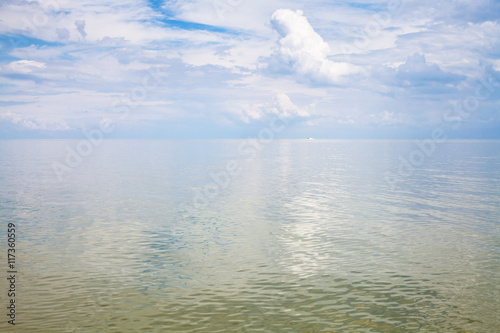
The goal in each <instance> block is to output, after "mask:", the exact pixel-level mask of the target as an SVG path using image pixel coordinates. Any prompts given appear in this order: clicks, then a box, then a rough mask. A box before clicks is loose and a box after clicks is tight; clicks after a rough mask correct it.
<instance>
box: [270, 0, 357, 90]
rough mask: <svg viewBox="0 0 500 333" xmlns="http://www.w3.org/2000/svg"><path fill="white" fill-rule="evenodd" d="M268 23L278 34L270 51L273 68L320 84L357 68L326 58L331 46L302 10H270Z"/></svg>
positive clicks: (336, 80)
mask: <svg viewBox="0 0 500 333" xmlns="http://www.w3.org/2000/svg"><path fill="white" fill-rule="evenodd" d="M271 23H272V25H273V28H274V29H275V30H276V31H277V32H278V34H279V35H280V39H279V41H278V43H277V45H276V49H275V52H274V55H273V56H274V61H275V63H274V64H272V66H274V70H278V71H279V70H280V69H282V70H283V69H284V70H288V71H289V72H291V73H293V74H297V75H299V76H300V77H302V78H307V79H309V80H311V81H313V82H317V83H322V84H333V83H337V82H338V81H339V79H340V78H341V77H342V76H344V75H348V74H352V73H355V72H357V71H358V70H357V68H356V67H355V66H353V65H351V64H348V63H345V62H334V61H331V60H329V59H327V56H328V52H329V51H330V47H329V46H328V44H327V43H326V42H325V41H324V40H323V38H321V36H320V35H319V34H317V33H316V32H315V31H314V29H313V27H312V26H311V25H310V24H309V21H308V20H307V18H306V17H305V16H304V15H303V12H302V11H301V10H297V11H295V12H294V11H292V10H290V9H279V10H277V11H275V12H274V13H273V15H272V17H271ZM280 67H281V68H280Z"/></svg>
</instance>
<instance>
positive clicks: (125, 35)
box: [0, 0, 500, 139]
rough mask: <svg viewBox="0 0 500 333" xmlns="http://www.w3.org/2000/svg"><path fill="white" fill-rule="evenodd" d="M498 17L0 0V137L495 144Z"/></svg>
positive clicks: (338, 6)
mask: <svg viewBox="0 0 500 333" xmlns="http://www.w3.org/2000/svg"><path fill="white" fill-rule="evenodd" d="M499 19H500V2H499V1H489V0H475V1H472V0H471V1H469V0H450V1H444V2H439V1H429V0H418V1H417V0H406V1H405V0H401V1H400V0H388V1H371V0H357V1H349V0H346V1H340V0H339V1H321V0H310V1H307V2H304V1H300V2H299V1H295V0H292V1H278V0H266V1H262V0H252V1H249V0H183V1H179V0H171V1H162V0H148V1H146V0H144V1H143V0H121V1H96V0H81V1H69V0H44V1H31V0H15V1H11V0H3V1H1V2H0V139H17V138H21V139H27V138H40V139H44V138H75V139H78V138H85V137H88V136H91V135H94V136H95V137H98V136H99V137H100V135H102V136H103V137H104V138H148V139H155V138H174V139H177V138H247V137H256V136H258V135H260V134H262V135H264V134H265V133H267V135H268V136H272V137H275V138H305V137H314V138H332V139H337V138H340V139H343V138H349V139H350V138H360V139H366V138H373V139H415V138H422V139H424V138H432V133H433V131H435V130H436V129H438V130H442V131H443V132H444V133H446V136H447V137H449V138H457V139H500V112H499V110H500V23H499V22H498V21H499ZM276 124H280V126H276ZM278 128H279V130H278ZM89 133H90V134H89ZM92 133H93V134H92ZM263 133H264V134H263ZM269 133H271V134H269Z"/></svg>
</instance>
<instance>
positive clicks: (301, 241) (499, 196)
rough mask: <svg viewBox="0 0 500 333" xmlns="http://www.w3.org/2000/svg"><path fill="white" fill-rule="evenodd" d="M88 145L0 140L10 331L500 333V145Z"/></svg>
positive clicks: (0, 210) (3, 326)
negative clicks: (417, 155)
mask: <svg viewBox="0 0 500 333" xmlns="http://www.w3.org/2000/svg"><path fill="white" fill-rule="evenodd" d="M77 144H78V141H71V140H69V141H56V140H49V141H21V140H19V141H17V140H13V141H0V185H1V187H0V221H1V223H3V225H2V226H0V227H1V230H0V236H1V237H2V239H4V240H6V229H7V228H6V225H7V223H8V222H13V223H15V224H16V225H17V248H18V255H17V258H16V260H17V269H18V271H19V273H18V280H17V288H18V293H17V298H16V302H17V303H16V304H17V318H16V322H17V325H16V326H15V328H13V327H11V326H9V325H7V323H6V321H7V319H6V316H5V314H4V315H2V318H4V319H2V320H1V322H0V331H2V332H42V333H43V332H51V333H52V332H500V315H499V314H500V284H499V281H500V141H450V142H446V143H441V144H439V145H438V146H437V148H436V151H435V153H434V154H432V156H430V157H428V158H426V159H425V161H424V163H423V165H422V166H421V167H419V168H416V169H415V170H414V172H413V173H412V174H411V175H409V176H408V177H405V178H404V179H402V181H401V182H400V184H399V186H398V187H397V188H396V189H394V190H393V189H391V187H390V186H389V185H388V184H387V183H386V181H385V176H386V173H387V172H388V171H392V172H394V171H397V168H398V165H399V163H400V162H399V156H400V155H401V156H403V157H407V156H409V154H410V153H411V152H412V151H413V150H414V149H415V148H416V146H415V143H413V142H411V141H336V140H331V141H330V140H328V141H326V140H325V141H323V140H315V141H303V140H276V141H272V142H270V143H268V144H265V145H263V146H262V148H263V149H262V150H260V151H258V152H257V153H256V154H255V156H253V153H251V151H252V149H250V148H249V146H245V147H240V145H242V144H245V141H239V140H235V141H230V140H214V141H187V140H186V141H183V140H181V141H175V140H164V141H129V140H117V141H112V140H109V141H104V142H103V143H102V144H101V145H100V146H99V147H97V148H95V149H94V150H93V151H92V153H91V154H90V155H89V156H87V157H84V158H83V161H82V162H81V164H80V165H79V166H78V167H76V168H71V169H70V170H69V171H68V172H67V173H66V174H65V177H64V179H63V180H62V181H59V180H58V178H57V176H56V175H55V173H54V170H53V163H54V162H58V163H65V158H66V146H70V147H73V148H75V147H76V145H77ZM250 147H251V146H250ZM228 162H229V165H230V166H231V167H235V166H236V167H237V168H236V169H238V170H239V173H238V174H237V175H234V176H232V177H230V178H227V177H224V176H221V172H223V171H224V170H226V168H227V163H228ZM211 175H212V176H214V175H216V176H217V175H218V176H219V178H218V179H219V180H218V181H219V182H220V184H221V185H222V187H223V188H221V187H214V186H212V185H214V181H213V177H212V176H211ZM211 184H212V185H211ZM204 190H206V191H207V194H208V196H207V195H206V194H203V191H204ZM193 199H194V200H193ZM193 202H194V203H193ZM3 244H4V245H3V246H2V247H0V250H1V251H0V252H1V257H0V258H1V260H2V263H4V264H2V265H1V267H2V268H1V270H0V272H1V274H2V276H6V274H7V273H6V270H7V267H6V249H7V246H6V242H3ZM1 281H2V282H1V283H0V288H2V290H1V295H2V297H1V298H0V300H1V302H2V305H1V308H3V309H5V308H6V306H7V302H8V300H7V298H6V291H7V289H8V288H7V287H8V286H7V282H6V279H5V278H2V279H1ZM3 312H5V313H6V310H3Z"/></svg>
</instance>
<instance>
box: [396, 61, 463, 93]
mask: <svg viewBox="0 0 500 333" xmlns="http://www.w3.org/2000/svg"><path fill="white" fill-rule="evenodd" d="M396 77H397V79H398V81H399V82H398V83H399V84H402V85H407V86H408V85H410V86H423V85H428V84H432V83H441V84H456V83H457V82H458V81H461V80H464V79H465V76H464V75H459V74H454V73H449V72H443V71H442V70H441V68H440V67H439V66H438V65H436V64H430V65H429V64H427V62H426V60H425V55H423V54H419V53H415V54H414V55H412V56H410V57H408V59H407V60H406V62H405V63H404V64H401V65H400V66H399V67H398V70H397V73H396Z"/></svg>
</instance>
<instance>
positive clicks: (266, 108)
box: [233, 93, 314, 123]
mask: <svg viewBox="0 0 500 333" xmlns="http://www.w3.org/2000/svg"><path fill="white" fill-rule="evenodd" d="M313 107H314V105H309V106H306V107H298V106H297V105H295V104H294V103H293V102H292V101H291V100H290V97H288V95H287V94H284V93H278V94H276V95H275V96H274V97H273V99H272V101H271V102H268V103H262V104H241V105H240V109H239V110H236V111H233V113H236V114H238V115H239V117H240V119H241V120H242V121H243V122H245V123H250V122H251V121H253V120H259V119H263V118H265V117H267V116H270V115H274V116H277V117H278V118H280V119H288V120H293V119H296V120H297V119H298V120H300V119H302V120H303V119H306V118H308V117H311V116H312V113H313V112H312V109H313Z"/></svg>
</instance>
